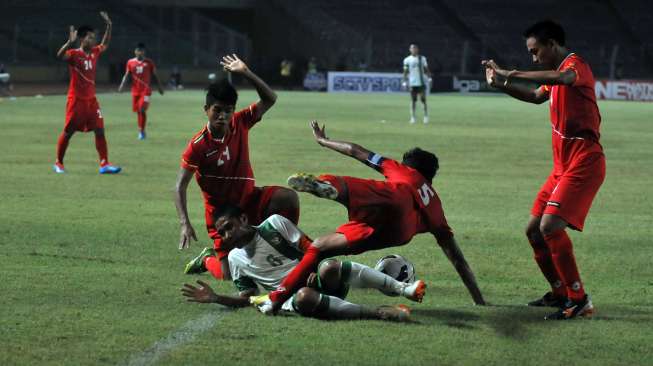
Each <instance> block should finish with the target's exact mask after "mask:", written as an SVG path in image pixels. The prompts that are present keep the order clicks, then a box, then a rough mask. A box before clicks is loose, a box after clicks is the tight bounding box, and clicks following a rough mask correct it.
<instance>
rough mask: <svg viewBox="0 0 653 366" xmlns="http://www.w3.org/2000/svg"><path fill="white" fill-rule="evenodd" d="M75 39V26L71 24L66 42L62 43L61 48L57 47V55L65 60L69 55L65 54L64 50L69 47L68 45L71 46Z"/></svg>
mask: <svg viewBox="0 0 653 366" xmlns="http://www.w3.org/2000/svg"><path fill="white" fill-rule="evenodd" d="M76 39H77V30H75V27H74V26H72V25H71V26H70V28H69V30H68V40H67V41H66V43H64V44H63V46H61V48H59V51H57V57H58V58H60V59H62V60H64V61H67V60H68V59H69V58H70V57H69V56H68V55H67V54H66V50H68V48H70V46H72V45H73V43H75V40H76Z"/></svg>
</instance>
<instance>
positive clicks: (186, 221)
mask: <svg viewBox="0 0 653 366" xmlns="http://www.w3.org/2000/svg"><path fill="white" fill-rule="evenodd" d="M192 177H193V172H192V171H190V170H188V169H185V168H180V169H179V174H178V175H177V184H176V185H175V206H176V207H177V215H178V216H179V224H180V225H181V229H180V230H181V232H180V238H179V249H184V248H188V247H190V242H191V240H195V241H197V235H195V229H193V226H192V225H191V224H190V218H189V217H188V209H187V205H186V190H187V189H188V183H189V182H190V180H191V178H192Z"/></svg>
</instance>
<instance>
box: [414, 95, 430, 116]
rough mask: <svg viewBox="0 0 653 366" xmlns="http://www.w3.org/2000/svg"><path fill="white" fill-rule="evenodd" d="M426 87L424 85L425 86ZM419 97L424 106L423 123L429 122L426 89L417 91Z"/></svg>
mask: <svg viewBox="0 0 653 366" xmlns="http://www.w3.org/2000/svg"><path fill="white" fill-rule="evenodd" d="M425 88H426V87H425ZM419 99H420V101H421V102H422V105H423V106H424V120H423V121H424V123H429V110H428V108H427V107H426V90H422V92H421V93H419ZM414 110H415V107H413V111H414Z"/></svg>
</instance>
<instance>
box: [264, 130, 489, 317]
mask: <svg viewBox="0 0 653 366" xmlns="http://www.w3.org/2000/svg"><path fill="white" fill-rule="evenodd" d="M311 127H312V129H313V134H314V136H315V139H316V141H317V143H318V144H319V145H321V146H324V147H327V148H329V149H332V150H335V151H337V152H339V153H341V154H344V155H347V156H351V157H352V158H354V159H356V160H358V161H361V162H363V163H365V164H366V165H368V166H370V167H371V168H373V169H375V170H377V171H378V172H380V173H381V174H383V175H384V176H385V178H386V179H385V181H377V180H372V179H360V178H354V177H343V176H334V175H321V176H320V177H318V178H316V177H314V176H311V175H306V174H296V175H293V176H291V177H290V178H288V184H289V185H290V186H291V187H292V188H294V189H295V190H297V191H302V192H309V193H312V194H314V195H316V196H318V197H321V198H327V199H332V200H335V201H337V202H339V203H341V204H342V205H344V206H345V207H347V211H348V213H349V222H348V223H346V224H344V225H342V226H340V227H339V228H338V229H337V230H336V232H334V233H332V234H328V235H325V236H322V237H320V238H317V239H316V240H315V241H314V242H313V243H312V245H310V246H309V247H308V248H307V249H306V252H305V253H304V256H303V258H302V260H301V262H299V264H298V265H297V266H296V267H295V269H294V270H293V271H292V272H290V274H288V277H286V278H285V279H284V281H283V282H282V283H281V285H280V286H279V288H278V289H277V290H275V291H272V292H271V293H270V300H272V303H273V309H272V311H273V312H275V311H277V310H278V309H279V307H280V306H281V304H283V302H284V301H286V300H287V299H288V298H289V297H290V296H291V295H292V294H293V293H294V292H296V291H297V290H298V289H299V288H300V287H303V286H305V284H306V280H307V279H308V276H309V274H310V273H311V272H315V270H316V267H317V264H318V263H319V261H320V260H321V259H324V258H327V257H331V256H336V255H351V254H360V253H363V252H366V251H368V250H376V249H383V248H388V247H394V246H400V245H404V244H407V243H408V242H410V240H411V239H412V238H413V236H415V235H416V234H419V233H426V232H429V233H431V234H433V236H434V237H435V239H436V241H437V242H438V244H439V245H440V247H441V248H442V250H443V251H444V253H445V254H446V255H447V258H449V260H450V261H451V262H452V263H453V265H454V267H455V268H456V271H458V274H459V275H460V277H461V279H462V280H463V282H464V283H465V285H466V286H467V289H468V290H469V292H470V294H471V295H472V298H473V299H474V302H475V303H476V304H479V305H483V304H485V301H484V300H483V296H482V295H481V291H480V290H479V289H478V286H477V284H476V279H475V278H474V274H473V272H472V270H471V268H470V267H469V265H468V264H467V261H466V260H465V257H464V256H463V253H462V252H461V251H460V248H459V247H458V244H457V243H456V240H455V239H454V236H453V232H452V231H451V228H450V227H449V225H448V224H447V220H446V218H445V216H444V211H443V210H442V204H441V202H440V198H439V197H438V195H437V193H436V192H435V190H434V189H433V187H432V185H431V182H432V180H433V178H434V177H435V174H436V172H437V170H438V167H439V164H438V158H437V157H436V156H435V155H434V154H432V153H430V152H428V151H424V150H422V149H419V148H414V149H411V150H409V151H408V152H406V153H405V154H404V157H403V161H402V162H401V163H399V162H397V161H395V160H392V159H388V158H384V157H382V156H380V155H378V154H375V153H373V152H370V151H369V150H367V149H365V148H364V147H362V146H359V145H356V144H352V143H349V142H344V141H335V140H331V139H329V138H327V136H326V133H325V130H324V127H322V128H320V127H319V126H318V123H317V122H315V121H313V122H312V123H311Z"/></svg>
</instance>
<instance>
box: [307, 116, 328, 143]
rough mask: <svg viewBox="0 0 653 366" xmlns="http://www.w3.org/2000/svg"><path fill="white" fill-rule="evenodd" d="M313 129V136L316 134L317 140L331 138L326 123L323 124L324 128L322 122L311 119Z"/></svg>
mask: <svg viewBox="0 0 653 366" xmlns="http://www.w3.org/2000/svg"><path fill="white" fill-rule="evenodd" d="M311 129H312V130H313V136H315V140H317V142H320V141H321V140H328V139H329V138H328V137H327V135H326V125H322V128H320V124H319V123H317V121H311Z"/></svg>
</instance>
